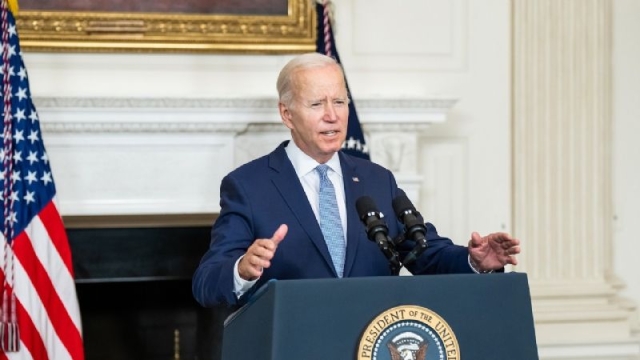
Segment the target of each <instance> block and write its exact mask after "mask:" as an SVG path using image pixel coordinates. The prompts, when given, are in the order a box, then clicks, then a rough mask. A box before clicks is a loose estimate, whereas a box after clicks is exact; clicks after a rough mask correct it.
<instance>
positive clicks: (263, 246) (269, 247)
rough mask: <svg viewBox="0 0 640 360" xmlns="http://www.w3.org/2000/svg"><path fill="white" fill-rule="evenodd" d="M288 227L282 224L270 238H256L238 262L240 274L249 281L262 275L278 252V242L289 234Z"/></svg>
mask: <svg viewBox="0 0 640 360" xmlns="http://www.w3.org/2000/svg"><path fill="white" fill-rule="evenodd" d="M288 229H289V228H288V227H287V225H285V224H282V225H280V227H279V228H278V230H276V231H275V232H274V233H273V236H271V238H270V239H256V241H254V242H253V244H251V246H249V248H248V249H247V252H246V253H245V254H244V257H243V258H242V259H241V260H240V262H239V263H238V274H239V275H240V277H241V278H243V279H244V280H247V281H251V280H255V279H257V278H259V277H260V276H261V275H262V271H263V269H266V268H268V267H269V266H271V259H273V256H274V255H275V253H276V249H277V248H278V244H280V242H281V241H282V239H284V237H285V235H287V231H288Z"/></svg>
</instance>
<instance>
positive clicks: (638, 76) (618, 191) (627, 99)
mask: <svg viewBox="0 0 640 360" xmlns="http://www.w3.org/2000/svg"><path fill="white" fill-rule="evenodd" d="M613 34H614V36H613V38H614V43H613V46H614V49H613V92H614V94H613V112H614V132H613V180H614V181H613V193H614V208H613V209H614V213H615V221H614V241H615V247H614V266H615V269H616V274H617V275H619V276H620V277H621V278H622V279H623V280H624V283H625V284H626V285H627V288H626V289H625V290H624V291H623V294H625V295H627V296H629V297H631V298H633V299H634V300H635V303H636V304H640V267H639V266H638V264H639V261H638V256H639V255H640V236H639V232H638V230H639V229H640V228H639V227H638V220H639V219H640V166H639V161H638V159H640V157H639V156H638V154H640V141H639V137H640V45H639V44H640V1H637V0H615V1H614V31H613Z"/></svg>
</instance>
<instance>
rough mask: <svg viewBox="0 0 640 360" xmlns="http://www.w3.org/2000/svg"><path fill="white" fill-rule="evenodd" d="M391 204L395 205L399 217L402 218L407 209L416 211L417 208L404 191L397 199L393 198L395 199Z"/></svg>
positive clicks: (394, 209)
mask: <svg viewBox="0 0 640 360" xmlns="http://www.w3.org/2000/svg"><path fill="white" fill-rule="evenodd" d="M391 205H392V206H393V211H394V212H395V213H396V215H397V216H398V217H399V218H402V217H403V215H404V213H405V211H407V210H411V211H412V212H416V208H415V207H414V206H413V203H412V202H411V200H409V198H408V197H407V195H405V194H404V193H401V194H400V195H398V196H396V197H395V199H393V201H392V202H391Z"/></svg>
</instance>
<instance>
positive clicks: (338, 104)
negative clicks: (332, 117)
mask: <svg viewBox="0 0 640 360" xmlns="http://www.w3.org/2000/svg"><path fill="white" fill-rule="evenodd" d="M346 103H347V102H346V101H344V100H336V101H334V102H333V104H334V105H337V106H342V105H344V104H346Z"/></svg>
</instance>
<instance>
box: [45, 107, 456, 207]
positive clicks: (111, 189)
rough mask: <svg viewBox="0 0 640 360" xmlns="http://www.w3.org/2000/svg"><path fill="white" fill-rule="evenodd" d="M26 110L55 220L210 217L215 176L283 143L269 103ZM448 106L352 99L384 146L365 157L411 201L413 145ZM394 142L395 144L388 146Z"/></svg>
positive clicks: (371, 135) (370, 134) (415, 174)
mask: <svg viewBox="0 0 640 360" xmlns="http://www.w3.org/2000/svg"><path fill="white" fill-rule="evenodd" d="M34 102H35V104H36V106H37V108H38V113H39V117H40V119H41V122H42V125H41V126H42V129H43V133H44V134H45V139H46V145H47V149H48V152H49V157H50V159H51V162H52V164H53V165H52V167H53V168H54V169H55V176H56V186H57V188H58V194H59V195H60V196H59V199H60V206H61V211H62V213H63V215H77V216H83V215H84V216H87V215H145V214H190V213H193V214H198V213H215V212H217V211H219V205H218V201H219V194H218V185H219V184H220V181H221V180H222V177H223V176H224V175H226V174H227V173H228V172H229V171H231V170H232V169H234V168H235V167H237V166H239V165H241V164H243V163H245V162H248V161H250V160H253V159H255V158H256V157H258V156H261V155H264V154H266V153H268V152H269V151H271V150H272V149H274V148H275V147H276V146H277V145H278V144H279V143H280V142H281V141H283V140H286V139H288V138H289V137H290V135H289V132H288V130H287V128H286V127H285V126H284V125H282V122H281V120H280V117H279V114H278V111H277V100H276V99H275V98H273V99H270V98H244V99H225V98H207V99H204V98H202V99H194V98H117V97H93V98H75V97H74V98H72V97H46V98H35V99H34ZM455 102H456V101H455V100H452V99H363V100H360V101H358V112H359V114H360V120H361V122H362V124H363V129H364V131H365V135H366V136H367V138H368V141H369V142H370V143H371V145H369V147H370V148H373V149H375V147H376V146H380V147H382V146H384V148H385V149H384V151H375V152H372V154H373V159H374V160H376V159H375V157H376V156H378V157H379V158H380V159H379V160H380V162H381V163H382V164H383V165H384V164H385V163H388V164H387V165H389V167H390V168H391V169H392V170H393V171H394V172H395V173H396V176H397V178H398V182H399V183H400V184H401V185H402V186H406V188H407V191H408V193H409V194H410V195H411V194H413V195H414V196H415V197H417V196H418V194H419V184H420V181H421V179H422V177H421V174H420V173H419V169H418V160H417V158H416V146H417V138H418V136H419V134H420V132H421V131H422V130H424V129H426V128H427V127H429V126H430V125H431V124H433V123H438V122H443V121H445V120H446V116H447V112H448V111H449V108H450V107H451V106H453V104H455ZM398 139H402V141H401V145H402V146H391V145H392V144H398V143H399V141H398ZM376 144H379V145H376ZM394 159H395V160H394ZM398 159H401V160H402V162H400V161H399V160H398ZM397 160H398V161H397Z"/></svg>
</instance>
